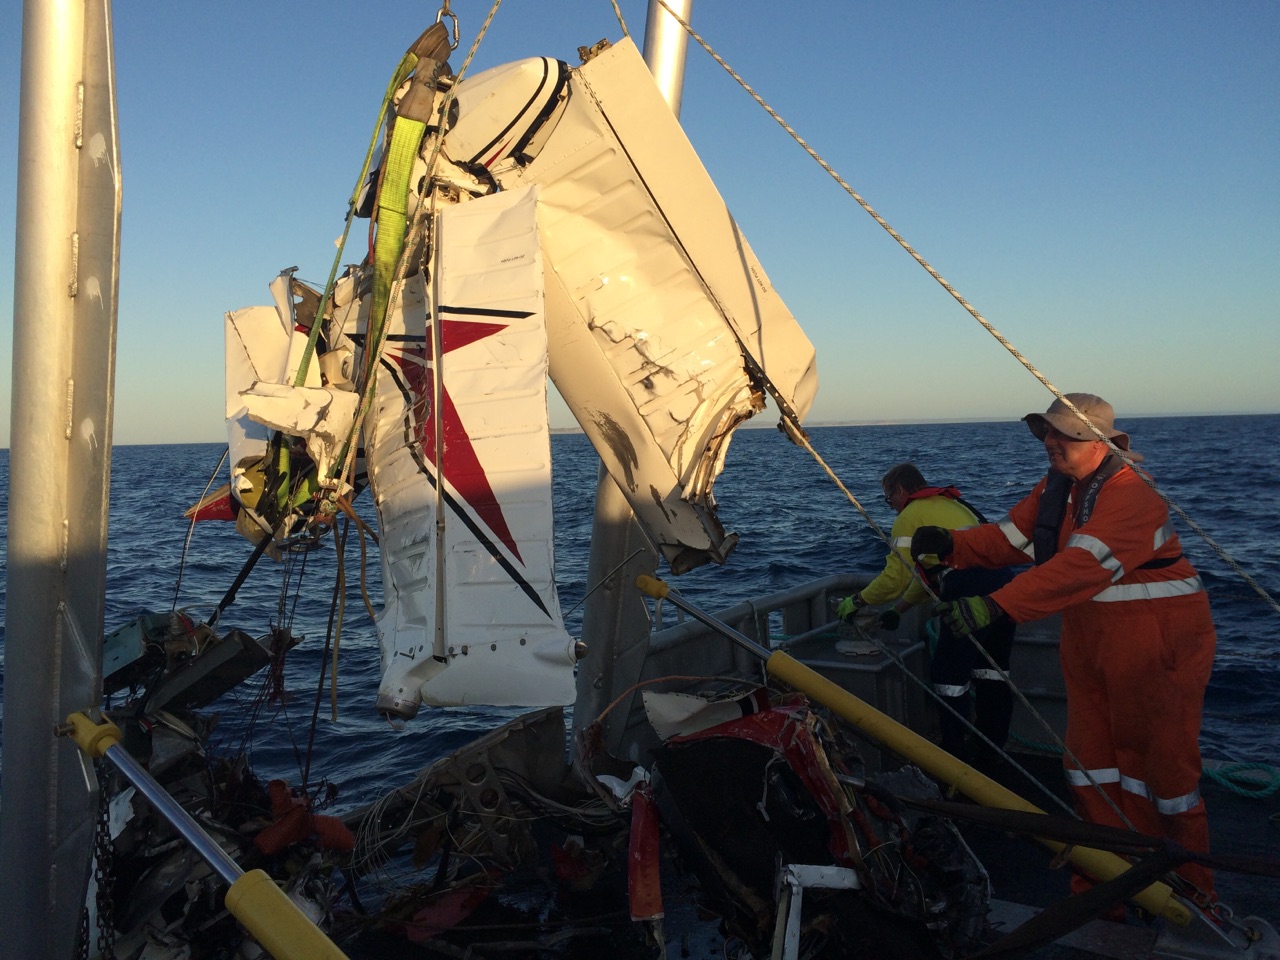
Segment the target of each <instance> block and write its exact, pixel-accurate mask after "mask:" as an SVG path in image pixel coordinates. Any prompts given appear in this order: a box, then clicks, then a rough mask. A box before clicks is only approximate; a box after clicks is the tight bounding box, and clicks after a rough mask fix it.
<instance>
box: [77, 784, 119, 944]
mask: <svg viewBox="0 0 1280 960" xmlns="http://www.w3.org/2000/svg"><path fill="white" fill-rule="evenodd" d="M93 766H94V770H95V772H96V773H97V775H98V823H97V830H96V831H95V835H94V845H93V846H94V870H93V878H94V881H95V883H96V886H97V888H98V896H97V907H98V956H99V957H100V958H101V960H116V917H115V847H114V846H113V845H112V843H111V799H110V797H109V796H108V791H107V783H108V776H107V773H108V767H107V763H106V761H105V760H102V759H98V760H95V761H94V763H93ZM84 944H85V948H86V950H87V949H88V945H89V937H88V930H87V929H86V931H85V937H84Z"/></svg>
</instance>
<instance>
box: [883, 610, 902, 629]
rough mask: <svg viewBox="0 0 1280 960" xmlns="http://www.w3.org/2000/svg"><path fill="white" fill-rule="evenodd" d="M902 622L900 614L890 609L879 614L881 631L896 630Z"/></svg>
mask: <svg viewBox="0 0 1280 960" xmlns="http://www.w3.org/2000/svg"><path fill="white" fill-rule="evenodd" d="M901 622H902V614H900V613H898V611H897V610H895V609H893V607H890V608H889V609H888V610H886V611H884V612H883V613H881V614H880V629H881V630H897V629H898V624H900V623H901Z"/></svg>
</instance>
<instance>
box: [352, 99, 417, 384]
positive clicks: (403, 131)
mask: <svg viewBox="0 0 1280 960" xmlns="http://www.w3.org/2000/svg"><path fill="white" fill-rule="evenodd" d="M426 131H427V125H426V124H425V123H423V122H421V121H419V120H411V119H409V118H408V117H396V121H395V123H394V125H393V126H392V128H391V145H390V146H389V147H388V148H387V155H386V157H385V158H384V160H383V171H382V187H381V188H380V189H379V191H378V215H377V224H378V233H377V237H376V238H375V239H374V243H373V299H372V301H371V303H370V306H369V330H368V337H367V339H366V341H365V349H366V350H367V351H368V352H369V361H368V362H369V367H368V369H372V366H373V364H374V363H376V362H377V354H378V345H379V343H380V342H381V340H382V329H383V326H384V324H385V322H386V319H387V304H388V303H389V302H390V299H391V283H392V281H393V280H394V279H395V274H396V267H398V266H399V264H400V255H401V253H403V251H404V239H405V231H406V230H407V229H408V226H409V219H408V212H409V176H410V174H411V173H412V172H413V163H414V161H415V160H416V159H417V157H418V149H419V148H420V147H421V146H422V138H423V136H424V135H425V134H426Z"/></svg>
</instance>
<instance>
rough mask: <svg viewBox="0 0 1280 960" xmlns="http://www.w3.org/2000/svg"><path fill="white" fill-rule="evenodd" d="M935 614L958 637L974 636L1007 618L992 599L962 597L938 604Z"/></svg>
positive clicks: (934, 610) (934, 609)
mask: <svg viewBox="0 0 1280 960" xmlns="http://www.w3.org/2000/svg"><path fill="white" fill-rule="evenodd" d="M933 612H934V614H935V615H937V616H939V617H941V618H942V622H943V623H945V624H946V625H947V626H948V627H950V628H951V632H952V633H954V634H956V636H964V635H966V634H967V635H970V636H972V635H973V634H974V633H977V632H978V631H979V630H982V629H983V628H985V627H989V626H991V624H993V623H995V622H996V621H997V620H1000V619H1002V618H1003V617H1004V616H1005V612H1004V611H1003V610H1001V609H1000V604H998V603H996V602H995V601H994V600H992V599H991V598H990V597H961V598H960V599H959V600H950V601H948V602H946V603H940V604H938V605H937V606H936V607H934V608H933Z"/></svg>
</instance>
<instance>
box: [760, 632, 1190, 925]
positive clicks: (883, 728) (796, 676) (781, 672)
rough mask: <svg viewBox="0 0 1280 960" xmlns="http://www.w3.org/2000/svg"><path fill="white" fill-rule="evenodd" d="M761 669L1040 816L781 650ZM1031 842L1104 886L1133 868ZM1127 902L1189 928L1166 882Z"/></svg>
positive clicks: (981, 798)
mask: <svg viewBox="0 0 1280 960" xmlns="http://www.w3.org/2000/svg"><path fill="white" fill-rule="evenodd" d="M765 669H767V670H768V671H769V674H770V675H771V676H774V677H777V678H778V679H779V680H781V681H783V682H784V683H787V684H789V685H790V686H792V687H794V688H795V689H797V690H799V691H800V692H801V693H804V694H806V695H808V696H810V697H812V698H813V699H814V700H816V701H818V703H821V704H822V705H823V706H825V707H827V708H828V709H830V710H831V711H832V712H834V713H835V714H837V715H838V716H840V717H842V718H844V719H845V720H848V721H849V722H850V723H852V724H853V725H854V726H855V727H857V728H858V729H859V730H861V731H862V732H863V733H865V734H866V735H867V736H869V737H871V738H872V739H874V740H876V741H877V742H878V743H881V744H883V745H884V746H886V747H888V748H889V749H890V750H892V751H893V752H894V753H896V754H898V755H899V756H902V757H904V758H906V759H907V760H910V761H911V762H912V763H914V764H915V765H916V766H918V767H919V768H920V769H922V770H924V771H925V772H926V773H929V774H931V775H933V776H935V777H937V778H938V779H939V780H942V781H944V782H945V783H948V784H950V785H951V786H952V787H954V788H955V789H956V790H957V791H959V792H960V793H963V794H964V795H965V796H966V797H968V798H969V799H971V800H976V801H977V802H978V803H980V804H982V805H983V806H985V807H998V808H1000V809H1004V810H1020V811H1022V812H1024V813H1044V811H1043V810H1041V809H1040V808H1039V807H1037V806H1036V805H1035V804H1033V803H1029V802H1027V801H1026V800H1024V799H1022V797H1020V796H1018V795H1017V794H1016V793H1014V792H1013V791H1012V790H1007V789H1006V788H1004V787H1002V786H1001V785H1000V784H998V783H996V782H995V781H994V780H992V779H990V778H989V777H986V776H983V775H982V774H981V773H979V772H978V771H977V770H975V769H973V767H971V766H969V765H968V764H967V763H964V762H963V761H961V760H957V759H956V758H955V757H953V756H952V755H951V754H949V753H947V752H946V751H945V750H943V749H941V748H940V747H938V746H936V745H935V744H933V743H930V742H929V741H928V740H926V739H925V738H924V737H922V736H920V735H919V734H918V733H916V732H915V731H914V730H911V729H909V728H908V727H905V726H903V725H902V724H900V723H898V721H896V720H894V719H893V718H892V717H889V716H886V715H885V714H883V713H881V712H880V711H879V710H877V709H876V708H875V707H873V706H871V705H870V704H869V703H866V702H865V701H863V700H860V699H858V698H857V697H855V696H854V695H853V694H852V693H850V692H849V691H848V690H846V689H844V687H841V686H840V685H839V684H837V683H834V682H833V681H831V680H828V679H827V678H826V677H824V676H822V674H820V673H818V672H817V671H816V670H814V669H813V668H811V667H808V666H806V665H805V664H803V663H801V662H800V661H799V660H797V659H795V658H794V657H792V656H791V655H789V654H787V653H784V652H783V651H781V650H777V651H774V652H773V653H772V654H770V656H769V659H768V660H766V661H765ZM1036 840H1038V841H1039V842H1040V843H1042V844H1044V845H1045V846H1046V847H1048V848H1049V849H1050V850H1053V851H1054V852H1055V853H1058V852H1061V851H1063V850H1066V856H1067V859H1069V860H1070V861H1071V862H1072V863H1074V864H1075V865H1076V866H1078V867H1080V869H1082V870H1083V871H1084V872H1085V873H1087V874H1089V876H1091V877H1093V878H1094V879H1096V880H1102V881H1106V880H1110V879H1112V878H1114V877H1118V876H1119V875H1120V874H1122V873H1124V872H1125V871H1126V870H1128V869H1129V868H1130V867H1131V866H1133V864H1131V863H1130V862H1129V861H1127V860H1125V859H1124V858H1123V857H1118V856H1116V855H1115V854H1114V853H1111V852H1109V851H1107V850H1096V849H1094V848H1092V847H1078V846H1072V847H1069V848H1068V847H1067V845H1066V844H1064V843H1061V842H1059V841H1057V840H1048V839H1045V838H1043V837H1037V838H1036ZM1132 899H1133V902H1134V903H1136V904H1138V906H1140V907H1142V909H1144V910H1146V911H1147V912H1148V913H1151V914H1153V915H1156V916H1162V917H1165V918H1167V919H1168V920H1170V921H1172V922H1173V923H1176V924H1178V925H1179V926H1184V927H1185V926H1187V925H1188V924H1190V923H1191V912H1190V910H1188V909H1187V906H1186V905H1185V904H1184V903H1182V902H1181V901H1180V900H1178V899H1176V898H1175V897H1174V895H1173V888H1172V887H1170V886H1169V885H1168V884H1166V883H1159V882H1157V883H1153V884H1152V885H1151V886H1149V887H1147V888H1146V889H1145V890H1142V891H1140V892H1139V893H1137V894H1135V895H1134V897H1133V898H1132Z"/></svg>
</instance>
